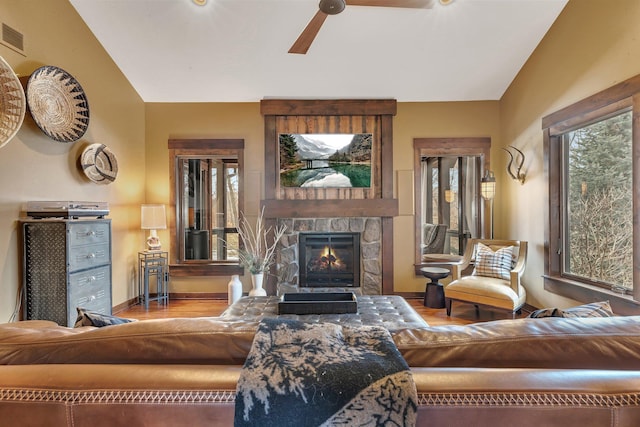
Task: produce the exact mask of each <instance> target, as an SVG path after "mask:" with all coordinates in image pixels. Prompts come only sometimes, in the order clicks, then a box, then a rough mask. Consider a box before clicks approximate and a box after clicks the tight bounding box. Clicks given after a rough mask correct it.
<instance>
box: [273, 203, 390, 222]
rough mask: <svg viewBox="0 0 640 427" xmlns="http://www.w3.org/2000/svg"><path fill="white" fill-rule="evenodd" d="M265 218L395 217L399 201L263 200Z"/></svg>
mask: <svg viewBox="0 0 640 427" xmlns="http://www.w3.org/2000/svg"><path fill="white" fill-rule="evenodd" d="M262 206H263V207H264V215H265V218H331V217H335V216H343V217H368V216H371V217H378V216H379V217H395V216H398V200H397V199H360V200H341V199H336V200H279V199H271V200H263V201H262ZM338 213H339V214H338Z"/></svg>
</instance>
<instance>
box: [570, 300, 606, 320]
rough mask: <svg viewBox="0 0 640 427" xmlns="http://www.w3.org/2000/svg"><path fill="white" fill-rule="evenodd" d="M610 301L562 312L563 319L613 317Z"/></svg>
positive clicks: (571, 308)
mask: <svg viewBox="0 0 640 427" xmlns="http://www.w3.org/2000/svg"><path fill="white" fill-rule="evenodd" d="M612 316H614V314H613V310H611V304H609V301H599V302H592V303H589V304H583V305H579V306H577V307H570V308H565V309H564V310H562V317H612Z"/></svg>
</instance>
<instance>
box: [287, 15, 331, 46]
mask: <svg viewBox="0 0 640 427" xmlns="http://www.w3.org/2000/svg"><path fill="white" fill-rule="evenodd" d="M327 16H328V15H327V14H326V13H324V12H323V11H321V10H319V11H317V12H316V14H315V15H314V16H313V18H311V21H309V23H308V24H307V26H306V27H305V28H304V30H302V33H300V35H299V36H298V39H297V40H296V41H295V43H293V46H291V49H289V53H299V54H302V55H304V54H305V53H307V51H308V50H309V47H311V43H313V40H314V39H315V38H316V36H317V35H318V31H320V27H322V24H323V23H324V20H325V19H327Z"/></svg>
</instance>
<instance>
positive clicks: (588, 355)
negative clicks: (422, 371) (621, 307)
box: [393, 316, 640, 369]
mask: <svg viewBox="0 0 640 427" xmlns="http://www.w3.org/2000/svg"><path fill="white" fill-rule="evenodd" d="M638 325H640V316H629V317H623V316H618V317H600V318H596V317H590V318H560V317H548V318H541V319H529V318H525V319H515V320H497V321H493V322H486V323H476V324H472V325H466V326H454V325H449V326H434V327H430V328H425V329H407V330H404V331H398V332H396V333H395V334H394V336H393V337H394V341H395V342H396V345H397V346H398V348H399V349H400V352H401V353H402V355H403V356H404V358H405V359H406V361H407V362H408V363H409V365H410V366H424V367H431V366H440V367H483V368H505V367H512V368H567V369H570V368H578V369H640V326H638Z"/></svg>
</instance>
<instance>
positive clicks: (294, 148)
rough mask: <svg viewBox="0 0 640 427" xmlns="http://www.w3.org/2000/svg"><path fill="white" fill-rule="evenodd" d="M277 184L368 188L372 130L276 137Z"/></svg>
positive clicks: (302, 186) (306, 186)
mask: <svg viewBox="0 0 640 427" xmlns="http://www.w3.org/2000/svg"><path fill="white" fill-rule="evenodd" d="M278 140H279V150H280V153H279V155H280V186H282V187H301V188H369V187H371V145H372V140H373V135H372V134H371V133H357V134H344V133H333V134H293V133H281V134H280V135H279V136H278Z"/></svg>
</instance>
